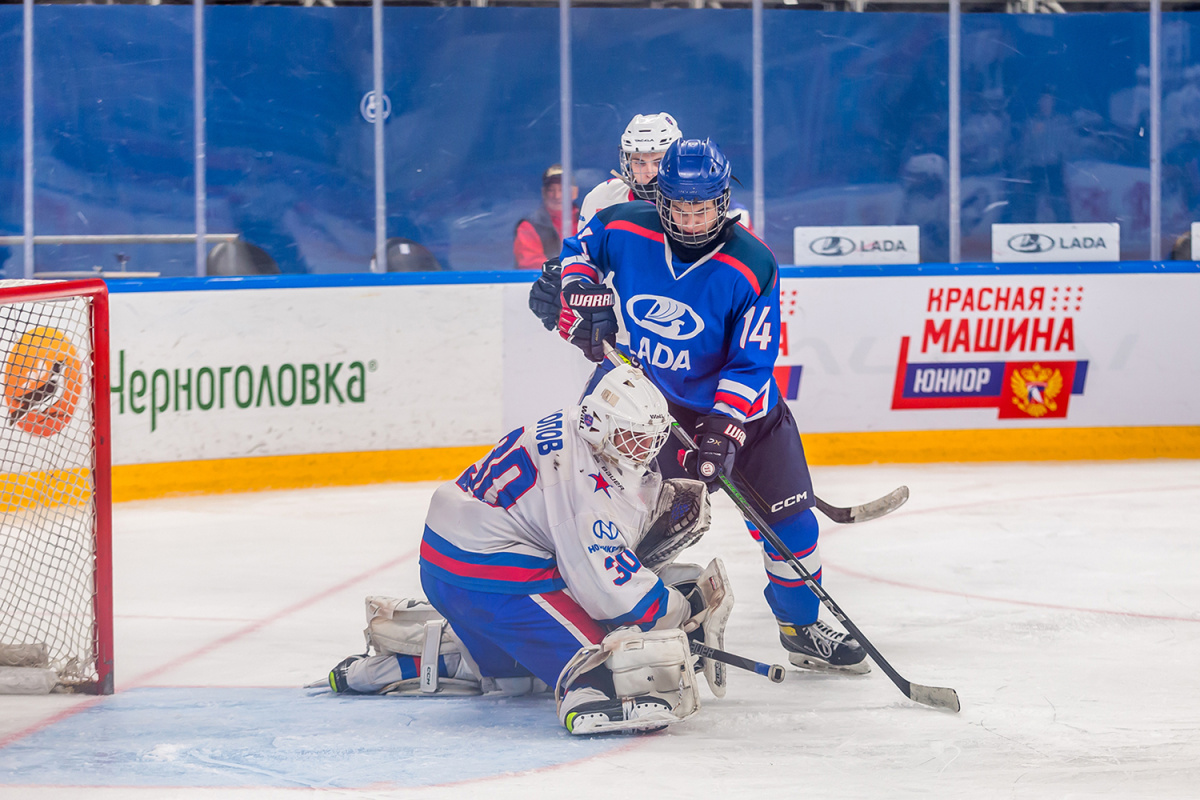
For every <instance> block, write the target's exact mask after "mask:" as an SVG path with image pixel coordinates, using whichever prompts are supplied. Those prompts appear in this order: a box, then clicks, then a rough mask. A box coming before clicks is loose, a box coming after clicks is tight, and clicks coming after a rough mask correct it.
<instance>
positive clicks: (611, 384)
mask: <svg viewBox="0 0 1200 800" xmlns="http://www.w3.org/2000/svg"><path fill="white" fill-rule="evenodd" d="M669 424H670V419H669V417H668V415H667V405H666V401H665V399H664V398H663V396H662V395H661V394H660V393H659V391H658V390H657V389H656V388H655V387H654V386H653V385H652V384H651V383H650V382H649V381H648V380H647V379H646V378H645V376H644V375H642V374H641V372H639V371H637V370H635V369H633V368H632V367H629V366H623V367H618V368H616V369H614V370H612V371H611V372H609V373H608V374H607V375H606V376H604V378H603V379H602V380H601V381H600V382H599V383H598V384H597V385H596V387H595V389H594V390H592V391H591V392H590V393H589V394H588V395H586V396H585V397H584V398H583V400H582V401H581V403H580V405H579V406H578V407H576V408H571V409H567V410H564V411H559V412H555V413H553V414H550V415H549V416H546V417H543V418H542V419H540V420H538V421H537V422H536V423H533V424H532V425H529V426H526V427H523V428H518V429H517V430H515V431H512V432H511V433H509V434H508V435H507V436H505V437H504V438H503V439H501V441H500V443H499V444H498V445H497V446H496V448H495V449H493V450H492V451H491V452H490V453H489V454H488V455H486V456H484V457H483V458H482V459H480V460H479V461H477V462H476V463H475V464H473V465H471V466H470V467H468V468H467V470H466V471H465V472H463V474H462V475H461V476H460V477H459V478H458V479H457V480H454V481H451V482H448V483H445V484H443V485H442V486H441V487H439V488H438V489H437V491H436V492H435V493H434V496H433V499H432V501H431V503H430V507H429V512H428V515H427V517H426V520H425V533H424V538H423V541H422V544H421V583H422V587H423V588H424V590H425V594H426V596H427V597H428V598H429V603H431V604H432V607H431V606H430V605H429V604H427V603H424V602H423V601H420V602H418V601H396V600H390V599H388V598H368V622H369V624H368V629H367V637H368V643H369V644H370V645H371V646H372V647H373V648H374V649H375V651H376V655H374V656H352V657H350V658H348V659H346V660H345V661H343V662H342V663H340V664H338V666H337V667H335V668H334V670H333V671H332V673H331V674H330V678H329V683H330V686H331V687H332V688H333V689H334V691H339V692H341V691H353V692H378V691H381V690H382V691H392V692H398V693H401V694H407V693H421V692H425V693H432V692H437V691H441V692H442V693H462V692H470V691H474V692H480V691H483V692H493V691H499V692H506V693H519V692H522V691H526V690H529V688H530V687H536V686H537V685H538V683H537V682H538V681H540V682H541V683H544V684H545V685H546V686H548V687H555V689H556V697H557V699H558V714H559V718H560V720H561V721H562V723H563V724H564V725H565V726H566V727H567V729H568V730H570V731H571V732H572V733H576V734H582V733H598V732H607V731H638V730H648V729H658V728H662V727H664V726H665V725H667V724H670V723H672V722H677V721H679V720H681V719H684V718H686V717H688V716H690V715H691V714H693V713H695V712H696V710H697V709H698V708H699V705H700V702H699V695H698V692H697V689H696V679H695V672H696V670H700V669H703V671H704V674H705V676H706V678H708V680H709V684H710V686H711V687H712V688H713V691H714V693H715V694H717V695H718V696H720V695H722V694H724V673H723V672H722V671H720V670H719V669H717V667H716V665H715V664H712V663H697V659H696V658H694V657H693V656H691V654H690V648H689V645H688V635H687V634H685V633H684V630H685V629H686V630H687V631H689V632H690V635H691V636H693V637H695V638H700V639H701V640H702V641H703V642H704V643H705V644H708V645H709V646H712V647H717V648H720V647H721V644H722V643H721V636H722V632H723V629H724V624H725V620H726V619H727V618H728V615H729V610H730V608H731V606H732V602H733V596H732V593H731V592H730V591H729V589H728V582H727V580H726V578H725V574H724V569H723V567H722V566H721V564H720V561H719V560H714V562H713V563H712V564H710V565H709V567H708V568H707V569H706V570H704V571H701V570H700V568H699V567H695V566H691V565H676V564H672V563H671V561H672V560H673V559H674V557H675V556H676V555H677V554H678V552H679V551H680V550H682V549H683V548H684V547H686V546H688V545H689V544H691V543H693V542H694V541H695V540H696V539H698V538H699V537H700V536H701V535H702V534H703V533H704V531H705V530H707V528H708V516H709V509H708V497H707V493H706V491H705V488H704V484H702V483H700V482H699V481H689V480H673V481H667V482H665V483H664V481H663V480H662V477H661V476H660V475H659V474H658V472H656V471H655V470H654V469H653V468H652V466H650V465H651V464H652V463H653V460H654V457H655V456H656V455H657V454H658V451H659V449H660V448H661V447H662V446H663V444H664V442H665V441H666V438H667V432H668V428H669ZM668 568H669V569H668ZM656 569H657V570H659V571H663V572H664V574H667V573H668V572H669V573H670V574H673V575H675V576H676V578H675V580H674V581H673V582H675V583H677V586H671V585H667V584H664V582H663V579H662V578H660V577H659V575H658V574H657V573H656V571H655V570H656ZM435 609H436V611H435ZM446 623H448V627H446V626H445V624H446ZM435 665H436V666H435Z"/></svg>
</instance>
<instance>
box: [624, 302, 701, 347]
mask: <svg viewBox="0 0 1200 800" xmlns="http://www.w3.org/2000/svg"><path fill="white" fill-rule="evenodd" d="M625 310H626V312H628V314H629V316H630V317H632V318H633V321H634V322H636V323H637V324H638V325H640V326H642V327H643V328H645V329H646V330H648V331H650V332H651V333H653V334H657V335H658V336H662V337H663V338H664V339H691V338H692V337H694V336H696V334H698V333H700V331H702V330H704V320H703V319H701V318H700V315H699V314H697V313H696V312H695V311H693V310H692V307H691V306H689V305H688V304H687V303H681V302H679V301H678V300H672V299H671V298H669V297H659V296H658V295H654V294H639V295H635V296H634V297H631V298H629V302H628V303H626V304H625Z"/></svg>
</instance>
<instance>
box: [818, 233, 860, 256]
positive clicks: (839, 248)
mask: <svg viewBox="0 0 1200 800" xmlns="http://www.w3.org/2000/svg"><path fill="white" fill-rule="evenodd" d="M808 249H809V250H812V251H813V253H814V254H816V255H818V256H848V255H850V254H851V253H853V252H854V240H853V239H848V238H846V237H845V236H822V237H821V238H820V239H813V240H812V242H811V243H810V244H809V245H808Z"/></svg>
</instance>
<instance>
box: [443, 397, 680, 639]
mask: <svg viewBox="0 0 1200 800" xmlns="http://www.w3.org/2000/svg"><path fill="white" fill-rule="evenodd" d="M577 413H578V411H577V410H576V409H572V410H571V411H568V412H565V413H564V412H556V413H555V414H551V415H550V416H547V417H545V418H543V419H541V420H539V421H538V422H537V423H536V425H534V426H532V427H531V428H521V429H518V430H517V431H513V432H512V433H511V434H509V435H508V436H506V437H505V438H504V439H503V440H502V441H501V442H500V444H499V445H498V446H497V447H496V449H494V450H493V451H492V452H491V453H489V454H488V455H487V456H485V457H484V458H483V459H481V460H480V461H478V462H476V463H475V464H474V465H472V466H471V467H469V468H468V469H467V471H466V472H464V473H463V475H461V476H460V477H459V478H458V480H457V481H453V482H450V483H446V484H444V485H443V486H441V487H439V489H438V490H437V492H435V494H434V498H433V502H432V503H431V504H430V509H429V514H428V516H427V518H426V523H425V536H424V540H423V541H422V546H421V563H422V567H423V568H424V569H426V570H428V571H429V572H431V573H432V574H434V575H435V576H436V577H438V578H440V579H442V580H444V581H446V582H448V583H451V584H453V585H457V586H462V587H464V588H468V589H475V590H478V591H488V592H498V593H503V594H538V593H542V592H547V591H554V590H557V589H564V588H565V589H567V590H569V591H570V593H571V596H572V597H573V598H574V599H575V601H576V602H577V603H579V605H580V606H581V607H582V608H583V609H584V611H586V612H587V613H588V615H589V616H591V617H592V618H593V619H595V620H596V621H598V622H601V623H605V624H608V625H613V626H619V625H639V626H641V627H642V628H643V629H645V630H649V629H650V628H652V627H668V626H671V627H673V626H678V625H679V624H681V623H682V622H683V621H684V620H685V619H686V618H687V616H688V614H689V613H690V612H689V607H688V603H687V601H686V600H685V599H684V598H683V596H682V595H681V594H680V593H679V592H678V591H676V590H674V589H669V588H668V587H666V586H664V585H663V583H662V581H661V580H660V579H659V578H658V576H657V575H655V574H654V572H653V571H652V570H651V569H650V568H649V567H643V566H642V564H641V562H640V561H638V558H637V555H636V554H635V553H634V550H633V544H634V543H635V542H636V541H637V537H638V535H639V534H640V532H641V531H642V529H643V527H644V526H645V524H646V518H647V516H648V515H649V513H650V509H651V508H653V505H654V500H655V499H656V498H657V496H658V492H659V490H660V489H661V486H662V481H661V477H660V476H659V475H658V473H655V472H648V473H641V474H636V475H634V474H631V473H630V472H628V471H627V472H622V471H619V470H617V469H615V468H613V467H611V466H610V465H609V464H608V463H606V462H604V461H601V460H599V459H597V458H596V457H595V456H594V455H593V454H592V451H591V448H590V447H589V446H588V444H587V443H586V442H584V441H583V440H582V439H581V438H580V437H579V436H578V435H576V433H575V425H576V421H577V417H576V414H577Z"/></svg>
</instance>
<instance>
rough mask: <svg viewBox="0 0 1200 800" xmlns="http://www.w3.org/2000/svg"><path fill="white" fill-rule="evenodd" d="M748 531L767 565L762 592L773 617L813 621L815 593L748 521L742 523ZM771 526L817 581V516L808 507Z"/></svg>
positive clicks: (817, 605)
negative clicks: (759, 547) (765, 581)
mask: <svg viewBox="0 0 1200 800" xmlns="http://www.w3.org/2000/svg"><path fill="white" fill-rule="evenodd" d="M746 527H747V528H749V530H750V535H751V536H753V537H754V538H755V539H756V540H758V542H759V544H761V545H762V548H763V555H764V558H763V561H764V563H765V565H766V569H767V588H766V589H764V590H763V596H764V597H766V598H767V605H769V606H770V607H771V611H772V613H774V614H775V618H776V619H778V620H780V621H782V622H790V623H791V624H793V625H808V624H810V623H813V622H816V621H817V614H818V612H819V611H820V609H821V602H820V601H819V600H818V599H817V596H816V595H815V594H813V593H812V591H811V590H810V589H809V588H808V587H807V586H805V585H804V581H802V580H801V579H800V578H799V577H798V576H797V575H796V572H795V570H793V569H792V567H791V566H790V565H789V564H788V563H787V562H786V561H784V560H783V559H782V558H781V557H780V556H779V554H778V553H777V552H776V550H775V548H774V547H772V546H771V545H770V544H768V543H767V542H766V541H765V540H763V538H762V536H760V535H759V532H758V529H757V528H756V527H755V526H754V525H753V524H751V523H750V522H747V523H746ZM771 530H773V531H775V534H776V535H777V536H778V537H779V538H780V540H781V541H782V542H783V543H784V544H785V545H787V547H788V548H790V549H791V551H792V553H793V554H795V556H796V558H798V559H800V563H801V564H803V565H804V568H805V569H807V570H808V571H809V573H810V574H811V575H812V576H813V577H814V578H816V579H817V583H820V582H821V553H820V550H819V549H818V547H817V534H818V525H817V516H816V514H814V513H813V511H812V509H811V508H808V509H805V510H804V511H801V512H800V513H798V514H793V515H792V516H790V517H787V518H786V519H784V520H781V521H780V522H777V523H775V524H774V525H772V526H771Z"/></svg>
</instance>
